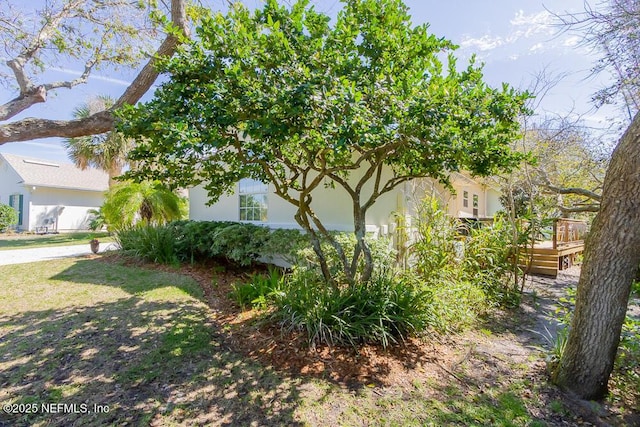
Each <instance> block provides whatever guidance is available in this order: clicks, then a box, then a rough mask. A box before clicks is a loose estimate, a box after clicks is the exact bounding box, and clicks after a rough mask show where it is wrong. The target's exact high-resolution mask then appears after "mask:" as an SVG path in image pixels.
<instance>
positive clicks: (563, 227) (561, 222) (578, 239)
mask: <svg viewBox="0 0 640 427" xmlns="http://www.w3.org/2000/svg"><path fill="white" fill-rule="evenodd" d="M586 234H587V223H586V222H584V221H581V220H578V219H569V218H556V219H555V220H554V221H553V249H558V247H559V246H566V245H569V244H572V243H582V242H583V241H584V237H585V235H586Z"/></svg>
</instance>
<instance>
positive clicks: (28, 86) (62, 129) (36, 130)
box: [0, 0, 189, 145]
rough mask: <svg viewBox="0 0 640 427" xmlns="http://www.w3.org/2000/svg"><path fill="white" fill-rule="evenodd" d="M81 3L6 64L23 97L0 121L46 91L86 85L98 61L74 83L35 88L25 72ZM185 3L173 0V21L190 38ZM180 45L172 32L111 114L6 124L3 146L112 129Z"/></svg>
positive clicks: (2, 110)
mask: <svg viewBox="0 0 640 427" xmlns="http://www.w3.org/2000/svg"><path fill="white" fill-rule="evenodd" d="M78 3H79V0H77V1H76V2H72V3H69V4H67V5H66V6H65V9H63V11H61V12H59V13H58V14H56V15H54V16H52V17H50V18H49V20H48V21H47V24H46V25H44V26H43V27H42V28H41V29H40V32H39V34H38V37H37V38H36V40H35V41H34V42H33V43H32V44H31V45H30V46H29V47H28V48H27V49H26V50H24V51H23V53H21V54H20V55H19V56H18V57H17V58H15V59H13V60H10V61H8V62H7V65H9V67H10V68H11V69H12V70H13V72H14V76H15V78H16V81H17V82H18V85H19V86H20V90H21V95H20V96H19V97H17V98H15V99H13V100H11V101H9V102H8V103H6V104H5V105H3V106H2V107H0V120H6V119H8V118H11V117H13V116H15V115H16V114H18V113H20V112H21V111H24V110H26V109H27V108H29V107H30V106H32V105H34V104H36V103H39V102H45V101H46V97H47V90H51V89H56V88H59V87H68V88H70V87H73V86H75V85H77V84H81V83H84V82H85V81H86V80H87V78H88V76H89V73H90V72H91V69H92V68H93V66H94V65H95V62H92V61H88V62H87V64H86V65H85V70H84V72H83V74H82V75H81V76H80V77H78V78H77V79H75V80H73V81H69V82H54V83H50V84H48V85H42V86H39V87H35V86H34V85H33V83H32V82H31V80H30V79H29V77H28V76H27V74H26V72H25V70H24V66H25V64H26V63H27V61H28V60H29V59H30V58H31V57H33V55H35V53H36V52H37V51H38V50H39V49H41V48H42V46H43V42H44V40H45V39H46V38H47V37H49V36H50V33H51V31H52V28H55V25H53V24H55V22H59V20H60V19H62V18H61V15H62V14H63V12H64V11H65V10H66V9H69V8H72V7H77V5H78ZM185 3H186V0H171V22H172V25H173V27H175V28H177V29H179V30H180V31H181V32H182V34H183V35H184V36H188V35H189V28H188V22H187V16H186V10H185ZM56 20H57V21H56ZM52 23H53V24H52ZM52 25H53V26H52ZM180 42H181V38H180V37H179V36H176V35H175V34H173V33H171V32H170V33H169V34H167V36H166V38H165V39H164V41H163V42H162V44H161V45H160V47H159V48H158V49H157V51H156V52H155V53H154V54H153V55H152V56H151V57H150V59H149V60H148V62H147V64H146V65H145V66H144V67H143V68H142V70H141V71H140V73H138V75H137V76H136V78H135V79H134V80H133V82H132V83H131V85H129V86H128V87H127V89H126V90H125V91H124V93H123V94H122V95H121V96H120V98H119V99H118V100H117V102H116V103H115V104H114V106H113V107H112V108H111V109H110V110H109V111H106V112H100V113H97V114H95V115H92V116H89V117H87V118H85V119H80V120H68V121H62V120H48V119H38V118H27V119H23V120H19V121H17V122H13V123H9V124H5V125H2V126H0V145H2V144H6V143H8V142H16V141H27V140H32V139H39V138H48V137H66V138H69V137H78V136H85V135H93V134H98V133H103V132H107V131H109V130H112V129H113V126H114V122H115V120H114V117H113V111H114V110H115V109H117V108H119V107H121V106H123V105H125V104H134V103H136V102H137V101H138V100H140V98H141V97H142V96H143V95H144V94H145V93H146V92H147V91H148V90H149V89H150V88H151V86H152V85H153V82H154V81H155V80H156V78H157V77H158V71H157V70H156V68H155V65H156V64H157V61H158V59H159V58H160V57H162V56H171V55H173V53H174V52H175V51H176V48H177V46H178V45H179V44H180Z"/></svg>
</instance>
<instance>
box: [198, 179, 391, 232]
mask: <svg viewBox="0 0 640 427" xmlns="http://www.w3.org/2000/svg"><path fill="white" fill-rule="evenodd" d="M363 193H364V194H368V193H366V188H365V189H364V190H363ZM401 193H402V187H400V188H398V189H396V190H394V191H392V192H390V193H387V194H385V195H383V196H381V197H380V198H379V199H378V201H377V202H376V204H375V205H374V206H373V207H372V208H371V209H369V211H368V212H367V215H366V224H367V226H369V229H370V230H371V231H374V229H379V228H381V226H387V227H388V225H389V224H390V223H391V222H392V217H391V214H392V213H393V212H395V211H397V210H398V200H399V199H400V200H402V197H399V196H398V195H399V194H401ZM206 202H207V195H206V191H205V190H204V189H203V188H202V187H195V188H191V189H189V217H190V218H191V219H193V220H198V221H238V220H239V218H240V207H239V197H238V195H237V194H234V195H230V196H222V197H221V198H220V200H219V201H218V202H217V203H215V204H214V205H212V206H206ZM267 205H268V208H267V209H268V213H267V218H268V221H267V222H266V224H265V225H268V226H269V227H272V228H300V227H299V226H298V224H297V223H296V222H295V219H294V214H295V207H294V206H293V205H291V204H290V203H289V202H287V201H285V200H284V199H282V198H280V197H279V196H277V195H276V194H275V193H274V189H273V186H272V185H269V193H268V196H267ZM311 206H312V208H313V209H314V211H315V212H316V214H317V216H318V217H319V218H320V220H321V221H322V223H323V224H324V226H325V227H327V228H328V229H330V230H337V231H352V230H353V211H352V207H351V206H352V205H351V198H350V197H349V195H348V194H347V193H346V192H345V191H344V190H342V189H340V188H324V187H321V188H318V189H317V190H316V191H314V192H313V202H312V204H311Z"/></svg>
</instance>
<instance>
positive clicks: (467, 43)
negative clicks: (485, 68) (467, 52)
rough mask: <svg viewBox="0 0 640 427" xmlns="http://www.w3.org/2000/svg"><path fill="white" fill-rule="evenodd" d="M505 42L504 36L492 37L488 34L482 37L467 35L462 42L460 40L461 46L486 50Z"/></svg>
mask: <svg viewBox="0 0 640 427" xmlns="http://www.w3.org/2000/svg"><path fill="white" fill-rule="evenodd" d="M504 43H505V42H504V40H503V39H502V37H492V36H490V35H488V34H486V35H484V36H482V37H480V38H472V37H465V38H464V39H463V40H462V42H460V47H462V48H471V49H473V50H479V51H482V52H484V51H487V50H493V49H495V48H497V47H500V46H502V45H504Z"/></svg>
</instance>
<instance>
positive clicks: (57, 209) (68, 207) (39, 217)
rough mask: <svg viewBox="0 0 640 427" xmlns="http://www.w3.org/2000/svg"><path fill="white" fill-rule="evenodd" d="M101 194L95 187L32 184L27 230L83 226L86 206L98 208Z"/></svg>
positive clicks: (85, 217)
mask: <svg viewBox="0 0 640 427" xmlns="http://www.w3.org/2000/svg"><path fill="white" fill-rule="evenodd" d="M103 199H104V195H103V193H102V192H97V191H83V190H71V189H62V188H46V187H36V189H35V190H33V189H31V197H30V201H29V210H30V215H29V223H28V224H29V230H35V228H36V227H41V226H46V227H48V231H75V230H87V229H88V228H89V222H90V220H91V215H90V214H89V212H88V211H89V210H90V209H98V208H99V207H100V206H101V205H102V202H103Z"/></svg>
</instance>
